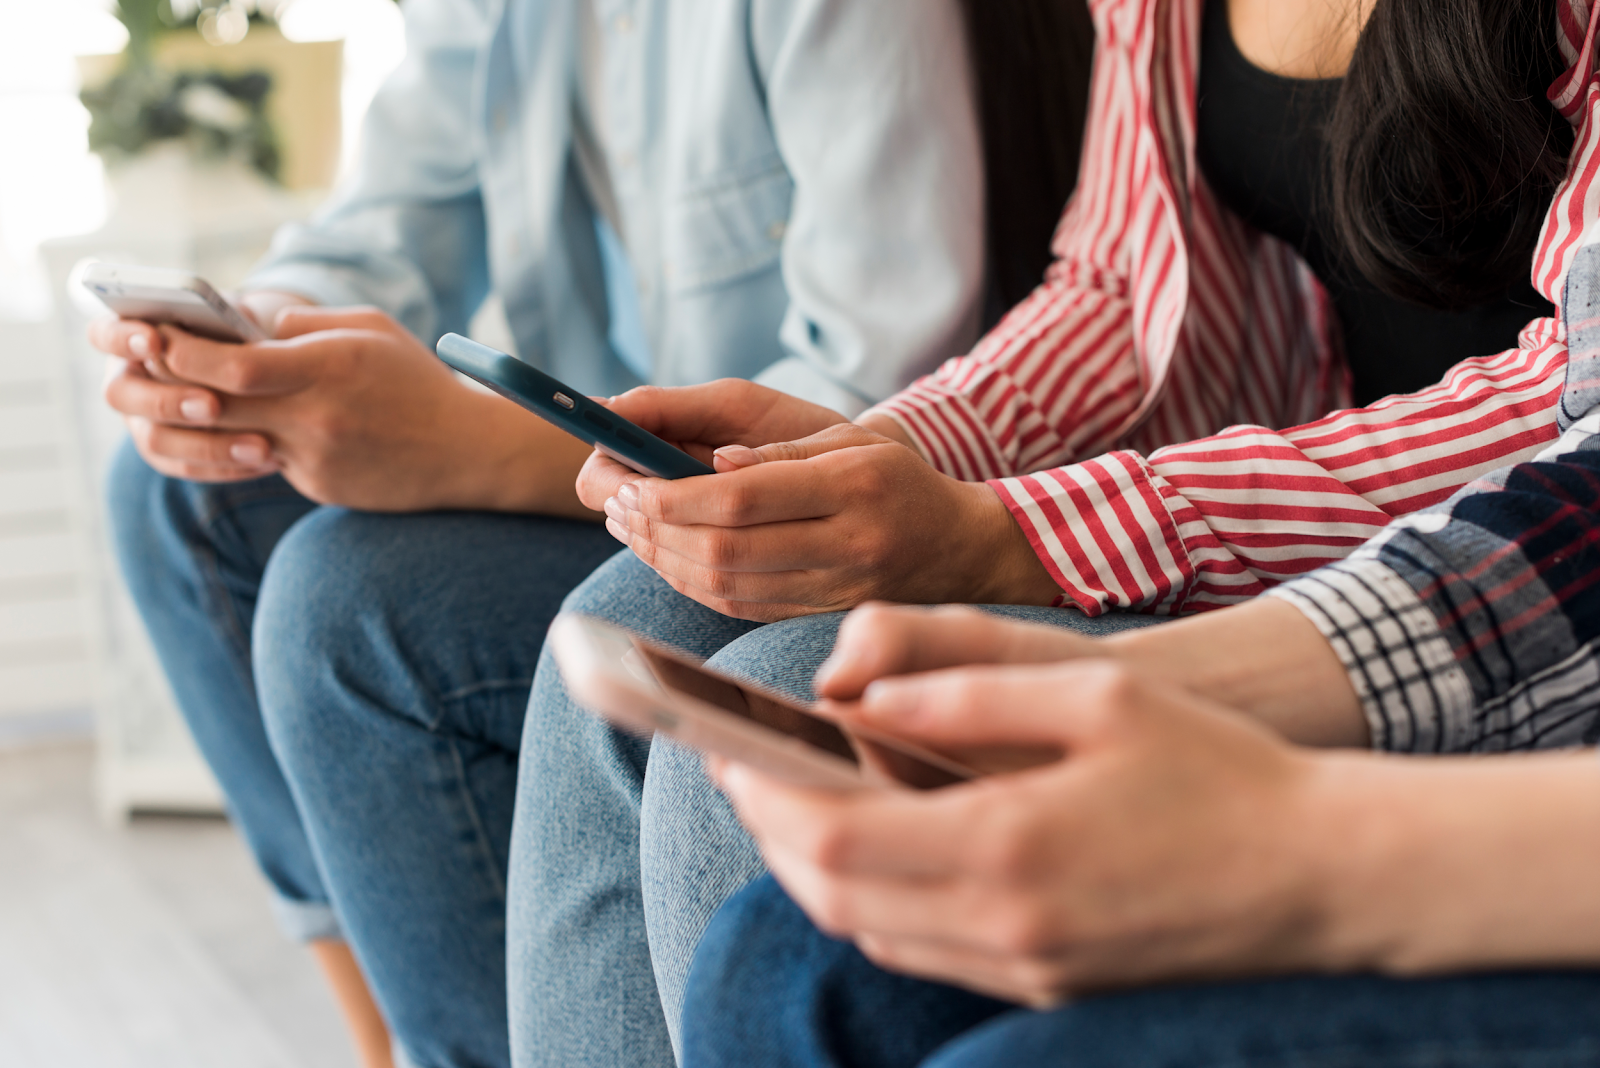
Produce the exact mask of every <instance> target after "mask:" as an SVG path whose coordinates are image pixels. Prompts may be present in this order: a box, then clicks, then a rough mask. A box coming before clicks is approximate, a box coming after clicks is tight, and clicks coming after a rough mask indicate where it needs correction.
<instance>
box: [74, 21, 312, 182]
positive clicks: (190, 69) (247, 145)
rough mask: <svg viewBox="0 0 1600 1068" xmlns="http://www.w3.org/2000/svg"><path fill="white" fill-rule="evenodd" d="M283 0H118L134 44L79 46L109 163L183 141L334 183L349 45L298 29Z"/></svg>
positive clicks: (93, 126) (264, 171)
mask: <svg viewBox="0 0 1600 1068" xmlns="http://www.w3.org/2000/svg"><path fill="white" fill-rule="evenodd" d="M282 6H284V5H283V3H282V0H187V2H185V0H117V3H116V8H115V13H116V16H117V18H118V19H119V20H120V21H121V22H122V24H123V26H124V27H126V29H127V31H128V46H127V48H126V50H124V51H123V52H122V53H121V54H119V55H115V56H83V57H79V71H80V74H81V76H82V82H83V86H84V88H83V92H82V99H83V103H84V106H85V107H86V108H88V110H89V114H90V128H89V144H90V147H91V148H92V149H93V150H94V151H96V152H99V153H100V154H101V155H102V156H103V157H105V158H106V159H107V161H108V162H110V163H118V162H120V161H124V160H128V159H132V158H135V157H137V156H139V155H141V154H142V153H145V152H147V151H149V150H151V149H152V148H154V147H156V146H164V145H169V144H174V143H176V144H182V145H184V146H185V148H186V150H187V151H188V152H189V153H190V154H191V155H192V156H194V157H195V158H197V159H199V160H219V159H221V160H226V159H232V160H237V161H239V162H241V163H243V164H245V165H246V166H248V167H250V168H251V169H253V170H254V171H255V172H256V173H257V174H259V175H260V176H261V177H262V178H264V179H266V180H268V181H270V182H273V183H278V184H281V185H282V186H284V187H286V188H288V189H290V190H308V189H322V188H326V187H327V186H328V185H330V184H331V183H332V180H333V177H334V171H335V169H336V167H337V164H338V155H339V139H340V129H339V89H340V73H341V71H340V66H341V45H340V42H337V41H304V42H302V41H289V40H287V39H286V38H284V36H283V35H282V33H280V32H279V30H278V28H277V25H276V16H277V15H278V13H279V10H280V8H281V7H282Z"/></svg>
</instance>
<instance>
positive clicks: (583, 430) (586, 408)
mask: <svg viewBox="0 0 1600 1068" xmlns="http://www.w3.org/2000/svg"><path fill="white" fill-rule="evenodd" d="M438 352H439V358H440V359H441V360H443V361H444V362H445V363H447V364H449V365H450V366H451V367H453V368H455V369H456V370H457V371H460V372H461V373H462V374H464V375H466V376H467V377H468V378H470V379H472V380H473V381H474V382H480V383H482V384H483V385H485V386H487V387H488V388H490V389H492V390H494V391H495V392H496V393H498V394H500V396H502V397H504V398H506V400H509V401H512V402H514V403H516V404H519V405H521V406H522V407H524V408H526V409H528V411H530V412H532V413H533V414H534V415H537V416H539V417H541V418H543V419H546V420H548V421H549V422H551V423H554V424H555V425H556V426H558V427H560V428H561V429H562V430H565V431H566V432H567V433H569V434H571V435H572V436H573V437H575V438H577V439H578V440H580V441H583V442H585V443H587V444H589V445H593V446H594V447H595V448H597V449H599V450H600V451H601V452H603V453H605V454H606V455H607V456H610V457H611V458H612V459H614V460H616V461H617V462H618V463H622V464H626V465H627V466H629V467H631V468H633V469H634V470H635V471H637V472H639V473H640V474H641V475H650V476H652V477H654V478H693V477H694V476H696V475H713V474H716V472H715V471H713V470H712V469H711V468H710V467H708V466H706V465H705V464H703V463H701V462H700V461H699V460H696V459H695V458H694V457H693V456H690V455H689V454H688V453H686V452H684V451H683V450H682V449H679V448H675V447H674V446H672V445H669V444H667V443H666V442H665V441H662V440H661V439H660V438H658V437H656V436H655V435H654V434H652V433H650V431H648V430H646V429H644V428H643V427H641V426H637V425H635V424H633V423H630V422H629V421H628V420H626V419H624V418H622V417H621V416H619V415H616V414H614V413H612V412H611V410H610V409H608V408H606V407H605V406H604V405H602V404H596V403H595V402H594V401H592V400H590V399H589V398H588V397H585V396H584V395H583V394H582V393H580V392H578V391H577V390H575V389H572V388H571V387H569V386H567V385H564V384H563V383H562V382H560V381H559V380H557V379H554V378H551V377H550V376H549V375H547V374H545V373H544V372H543V371H540V370H538V369H537V368H534V367H530V366H528V365H527V364H525V363H523V362H522V361H521V360H519V359H517V358H516V357H515V356H512V355H509V354H508V353H504V352H501V351H500V350H499V349H491V348H490V347H489V346H487V345H480V344H478V343H477V342H476V341H473V340H471V339H469V338H464V337H462V336H461V335H460V334H446V335H445V336H444V337H442V338H440V339H439V347H438Z"/></svg>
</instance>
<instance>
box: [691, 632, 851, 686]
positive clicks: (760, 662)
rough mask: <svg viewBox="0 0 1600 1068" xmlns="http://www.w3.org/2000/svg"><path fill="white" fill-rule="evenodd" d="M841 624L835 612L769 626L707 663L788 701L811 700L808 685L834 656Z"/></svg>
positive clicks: (748, 635)
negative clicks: (769, 688) (826, 661)
mask: <svg viewBox="0 0 1600 1068" xmlns="http://www.w3.org/2000/svg"><path fill="white" fill-rule="evenodd" d="M843 621H844V615H843V614H842V613H837V612H836V613H831V614H829V615H822V616H802V617H800V618H799V619H789V620H785V621H783V622H782V623H772V624H769V625H767V626H765V627H762V628H761V629H759V630H754V631H751V632H750V633H749V634H746V635H745V636H744V637H742V638H740V639H738V640H737V641H735V642H732V643H730V644H729V645H728V646H726V647H725V648H724V649H722V650H721V651H720V652H718V653H717V655H716V656H714V657H712V658H711V660H710V661H708V663H709V664H710V666H711V667H714V668H716V669H717V670H718V671H722V672H725V673H726V674H729V675H733V676H736V677H737V678H741V679H748V680H750V681H751V682H755V683H759V684H761V685H763V686H768V687H771V688H772V689H775V690H777V691H778V692H780V693H785V694H788V695H790V696H791V697H795V698H798V699H800V700H804V701H810V700H814V699H815V697H816V695H815V693H814V692H813V690H812V687H811V681H812V679H813V678H815V677H816V674H817V669H818V668H819V667H821V666H822V662H823V661H824V660H826V659H828V656H829V655H830V654H831V653H832V652H833V642H834V639H835V638H836V637H838V634H839V624H840V623H842V622H843Z"/></svg>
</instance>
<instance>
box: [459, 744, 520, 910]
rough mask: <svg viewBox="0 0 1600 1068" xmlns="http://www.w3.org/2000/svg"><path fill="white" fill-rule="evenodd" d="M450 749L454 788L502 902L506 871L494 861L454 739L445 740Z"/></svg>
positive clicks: (485, 828) (464, 764)
mask: <svg viewBox="0 0 1600 1068" xmlns="http://www.w3.org/2000/svg"><path fill="white" fill-rule="evenodd" d="M447 744H448V746H449V749H450V762H451V764H452V765H453V766H454V767H455V774H456V789H457V791H458V792H459V794H460V795H461V799H462V803H463V804H464V805H465V806H466V811H467V817H468V819H469V820H470V821H471V823H472V830H473V837H474V838H475V839H476V847H477V850H478V854H479V856H480V858H481V859H482V862H483V864H484V867H485V869H486V870H487V871H488V872H489V880H490V882H491V883H492V884H493V887H494V891H495V893H496V894H497V895H498V896H499V898H500V900H501V901H502V902H503V901H505V900H506V873H505V872H503V871H501V870H500V865H499V864H498V863H497V862H496V861H495V857H494V848H493V846H492V844H491V843H490V841H489V829H488V827H486V826H485V825H484V822H483V814H482V813H481V812H479V811H478V803H477V800H476V799H475V798H473V796H472V791H471V790H469V789H468V788H467V767H466V763H465V762H464V761H463V760H462V759H461V749H460V747H459V746H457V745H456V743H455V740H454V739H449V740H448V742H447Z"/></svg>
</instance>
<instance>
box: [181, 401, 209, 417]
mask: <svg viewBox="0 0 1600 1068" xmlns="http://www.w3.org/2000/svg"><path fill="white" fill-rule="evenodd" d="M178 411H180V412H182V413H183V417H184V418H185V419H187V420H189V422H191V423H204V422H208V421H209V420H210V419H211V405H209V404H207V403H206V401H205V398H203V397H186V398H184V400H183V403H181V404H179V405H178Z"/></svg>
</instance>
